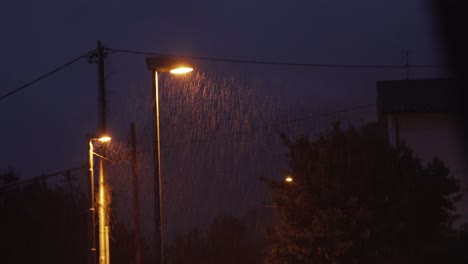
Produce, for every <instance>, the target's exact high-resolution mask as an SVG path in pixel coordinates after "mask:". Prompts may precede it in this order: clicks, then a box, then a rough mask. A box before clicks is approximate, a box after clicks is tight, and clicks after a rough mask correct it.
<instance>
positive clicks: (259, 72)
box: [0, 0, 444, 177]
mask: <svg viewBox="0 0 468 264" xmlns="http://www.w3.org/2000/svg"><path fill="white" fill-rule="evenodd" d="M0 17H1V18H0V21H1V23H0V28H1V32H2V42H1V43H0V48H1V51H2V60H1V62H0V67H1V68H0V70H1V72H2V74H1V75H0V76H1V80H0V82H1V86H0V94H4V93H6V92H8V91H10V90H11V89H14V88H16V87H18V86H20V85H22V84H24V83H25V82H27V81H30V80H32V79H33V78H35V77H36V76H39V75H41V74H43V73H45V72H47V71H48V70H50V69H52V68H53V67H56V66H58V65H60V64H62V63H64V62H66V61H67V60H69V59H72V58H74V57H76V56H78V55H81V54H83V53H85V52H86V51H89V50H91V49H93V48H94V47H95V45H96V41H97V40H102V41H103V42H104V43H105V44H106V45H108V46H109V47H112V48H117V49H118V48H122V49H133V50H146V51H154V52H159V53H170V54H182V55H193V56H207V57H222V58H236V59H251V60H269V61H285V62H298V63H301V62H302V63H328V64H334V63H336V64H404V63H405V56H404V52H405V50H409V52H410V63H412V64H443V63H444V56H443V54H442V52H441V48H440V43H439V41H438V35H437V31H436V27H435V18H434V17H433V16H432V13H431V9H430V7H429V6H428V5H427V1H406V0H396V1H385V0H358V1H329V0H317V1H304V0H297V1H290V2H286V1H278V0H268V1H266V0H257V1H251V0H249V1H247V0H237V1H225V0H216V1H214V0H209V1H187V0H180V1H138V3H136V2H135V1H87V0H76V1H70V2H69V1H58V0H44V1H32V0H28V1H25V0H18V1H3V2H2V4H1V5H0ZM201 65H204V66H203V67H201V69H200V71H203V70H207V69H209V68H210V67H215V68H216V69H218V70H219V71H221V72H223V71H224V72H228V71H229V72H230V74H240V75H242V74H245V73H247V74H250V75H249V76H252V75H254V76H256V77H255V78H256V79H258V80H259V81H260V82H262V83H263V84H264V86H268V85H272V84H273V85H274V86H275V87H274V88H275V89H277V91H279V92H278V93H279V94H281V95H283V96H281V98H282V99H283V100H284V102H282V104H283V105H286V106H287V107H286V108H287V109H290V111H291V112H290V113H289V114H287V115H288V116H290V117H294V115H295V114H296V113H297V114H302V115H304V114H311V113H314V112H326V111H333V110H335V109H341V108H346V107H350V106H354V105H360V104H367V103H374V102H375V96H376V92H375V81H377V80H384V79H402V78H405V70H388V69H387V70H385V69H383V70H382V69H380V70H376V69H359V70H355V69H344V70H343V69H316V68H294V67H293V68H288V67H279V66H249V65H241V64H229V63H212V64H207V63H205V64H203V63H202V64H201ZM108 71H109V72H111V74H110V76H109V79H108V91H109V106H110V108H111V109H110V110H109V111H110V115H111V117H110V118H111V120H118V118H119V111H118V110H122V109H121V105H122V107H123V106H124V105H126V104H128V102H124V101H125V98H127V97H126V95H127V93H128V88H129V87H134V86H136V85H141V86H145V85H149V74H148V72H147V70H146V67H145V64H144V57H139V56H133V55H119V54H114V55H112V56H111V57H110V59H109V64H108ZM411 74H412V75H411V77H412V78H422V77H440V76H443V73H442V72H438V71H436V70H413V71H411ZM263 88H265V87H263ZM96 95H97V93H96V70H95V65H89V64H88V63H87V62H86V61H82V62H78V63H76V64H74V65H73V66H71V67H69V68H67V69H65V70H63V71H61V72H60V73H58V74H55V75H54V76H52V77H49V78H47V79H46V80H44V81H41V82H40V83H38V84H36V85H34V86H32V87H30V88H28V89H27V90H24V91H22V92H20V93H18V94H16V95H14V96H11V97H10V98H8V99H5V100H3V101H1V102H0V123H1V130H0V131H1V132H0V133H1V134H0V135H1V136H0V169H2V168H6V167H8V166H10V167H12V168H15V169H16V170H17V171H18V172H19V173H20V175H22V176H24V177H30V176H35V175H38V174H41V173H48V172H53V171H57V170H62V169H65V168H70V167H74V166H77V165H81V164H83V162H84V161H85V157H86V140H85V137H84V135H85V133H88V132H93V131H95V129H96V125H97V122H96V114H97V106H96V102H97V99H96ZM286 108H285V109H286ZM122 111H123V112H125V110H122ZM369 116H372V115H369V114H367V115H366V116H365V118H368V117H369ZM126 125H127V124H124V125H122V126H120V125H119V124H117V123H113V124H110V127H114V128H116V129H117V128H121V127H123V126H126ZM125 133H126V132H125V131H119V132H117V133H115V134H120V135H125Z"/></svg>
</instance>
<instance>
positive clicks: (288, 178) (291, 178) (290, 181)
mask: <svg viewBox="0 0 468 264" xmlns="http://www.w3.org/2000/svg"><path fill="white" fill-rule="evenodd" d="M284 181H285V182H287V183H292V182H293V181H294V179H293V177H292V176H291V175H287V176H286V178H284Z"/></svg>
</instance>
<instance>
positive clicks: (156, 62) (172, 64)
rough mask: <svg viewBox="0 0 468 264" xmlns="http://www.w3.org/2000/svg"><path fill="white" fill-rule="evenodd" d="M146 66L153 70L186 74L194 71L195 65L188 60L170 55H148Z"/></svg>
mask: <svg viewBox="0 0 468 264" xmlns="http://www.w3.org/2000/svg"><path fill="white" fill-rule="evenodd" d="M146 66H147V67H148V69H149V70H151V71H157V72H170V73H173V74H184V73H189V72H191V71H193V66H192V64H191V63H189V62H188V61H184V60H182V59H180V58H176V57H170V56H156V57H148V58H146Z"/></svg>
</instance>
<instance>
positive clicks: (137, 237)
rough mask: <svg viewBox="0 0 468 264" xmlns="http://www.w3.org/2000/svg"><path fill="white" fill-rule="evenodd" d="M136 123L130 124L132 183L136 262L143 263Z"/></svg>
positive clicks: (137, 263) (136, 263)
mask: <svg viewBox="0 0 468 264" xmlns="http://www.w3.org/2000/svg"><path fill="white" fill-rule="evenodd" d="M135 130H136V129H135V123H131V124H130V138H131V141H132V179H133V180H132V185H133V209H134V213H133V214H134V218H133V220H134V223H135V264H141V260H142V258H141V252H142V248H141V235H140V202H139V199H138V197H139V188H138V173H137V169H138V167H137V152H136V131H135Z"/></svg>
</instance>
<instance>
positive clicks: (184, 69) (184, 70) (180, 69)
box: [169, 66, 193, 74]
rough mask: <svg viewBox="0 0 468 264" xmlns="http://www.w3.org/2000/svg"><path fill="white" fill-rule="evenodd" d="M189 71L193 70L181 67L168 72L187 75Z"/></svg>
mask: <svg viewBox="0 0 468 264" xmlns="http://www.w3.org/2000/svg"><path fill="white" fill-rule="evenodd" d="M191 71H193V68H191V67H186V66H182V67H178V68H174V69H172V70H170V71H169V72H170V73H172V74H184V73H189V72H191Z"/></svg>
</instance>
